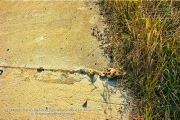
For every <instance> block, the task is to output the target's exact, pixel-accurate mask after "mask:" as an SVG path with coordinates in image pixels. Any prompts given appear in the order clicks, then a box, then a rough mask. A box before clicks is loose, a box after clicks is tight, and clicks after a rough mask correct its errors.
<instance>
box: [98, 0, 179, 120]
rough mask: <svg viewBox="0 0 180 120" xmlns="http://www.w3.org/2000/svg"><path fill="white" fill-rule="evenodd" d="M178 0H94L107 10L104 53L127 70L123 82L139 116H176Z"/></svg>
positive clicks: (148, 118)
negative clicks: (107, 45)
mask: <svg viewBox="0 0 180 120" xmlns="http://www.w3.org/2000/svg"><path fill="white" fill-rule="evenodd" d="M179 6H180V4H179V2H178V1H153V2H146V1H140V0H139V1H138V0H136V1H132V0H130V1H119V0H115V1H106V2H105V1H102V0H101V1H100V7H101V10H103V11H105V12H106V11H110V12H111V14H108V15H106V17H105V18H108V19H107V21H108V20H110V22H107V23H108V29H109V32H108V34H109V35H110V36H112V37H111V39H110V40H109V42H110V43H111V48H112V51H111V52H109V54H111V55H112V56H113V60H114V65H115V66H116V67H117V68H121V67H123V69H124V70H125V71H126V72H127V74H126V76H125V77H123V79H124V80H125V79H126V80H128V82H127V83H126V84H124V85H125V86H126V87H128V88H129V89H131V90H132V92H133V95H134V96H136V98H137V99H141V102H140V103H139V105H138V110H139V112H138V114H140V116H142V117H143V118H145V120H152V119H153V120H170V119H172V120H179V119H180V89H179V88H180V37H179V36H180V19H179V17H178V16H180V11H179V10H180V8H179ZM146 8H148V9H146ZM150 8H151V9H150ZM143 10H144V11H143ZM146 10H148V12H147V13H146ZM153 10H154V11H156V12H154V11H153ZM157 10H161V11H160V12H162V10H164V11H163V12H162V13H157ZM150 12H154V13H150ZM136 98H135V99H136Z"/></svg>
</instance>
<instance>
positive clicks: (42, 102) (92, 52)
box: [0, 1, 129, 120]
mask: <svg viewBox="0 0 180 120" xmlns="http://www.w3.org/2000/svg"><path fill="white" fill-rule="evenodd" d="M96 7H97V6H95V5H94V4H93V3H92V2H84V1H81V2H78V1H69V2H65V1H64V2H62V1H61V2H60V1H55V2H32V1H31V2H27V1H26V2H17V1H16V2H10V1H6V2H3V1H1V2H0V26H1V27H0V42H1V44H0V66H14V67H24V68H19V69H16V68H3V67H1V68H0V69H2V70H4V72H3V74H2V75H0V119H4V120H7V119H9V120H10V119H23V120H24V119H42V120H44V119H60V120H62V119H67V120H71V119H82V120H83V119H88V120H91V119H97V120H99V119H113V120H114V119H123V120H126V119H127V120H128V117H129V113H128V111H129V110H128V103H127V102H128V101H126V99H125V98H127V97H128V96H127V94H126V92H124V91H121V90H120V88H117V87H116V86H117V84H116V82H115V81H109V80H107V79H100V78H99V77H98V76H97V75H96V76H95V77H94V79H93V80H91V79H90V78H89V77H88V76H87V75H82V74H77V73H74V74H70V73H63V72H58V71H57V72H53V71H43V72H40V73H39V72H37V71H36V70H31V69H26V67H31V68H38V67H43V68H47V69H59V68H60V69H66V70H70V69H80V68H90V69H96V70H103V69H104V68H107V65H108V63H109V60H108V58H106V57H104V56H103V55H102V53H103V51H102V50H100V48H99V47H98V46H99V45H100V43H99V42H98V41H97V40H96V38H94V37H93V36H91V32H92V30H91V28H92V27H93V26H95V25H98V26H99V27H101V26H102V25H103V24H102V23H101V20H100V16H99V15H98V14H97V9H96ZM86 99H87V106H86V107H82V102H83V101H84V100H86ZM119 109H122V112H120V111H121V110H120V111H119Z"/></svg>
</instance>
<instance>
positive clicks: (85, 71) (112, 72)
mask: <svg viewBox="0 0 180 120" xmlns="http://www.w3.org/2000/svg"><path fill="white" fill-rule="evenodd" d="M0 67H2V68H12V69H31V70H37V72H43V71H52V72H56V71H60V72H63V73H71V74H73V73H79V74H87V75H88V76H94V75H99V76H100V77H106V78H108V79H112V78H115V77H119V76H120V74H119V72H117V70H116V69H114V68H108V69H107V70H106V71H99V70H95V69H79V70H73V69H45V68H43V67H39V68H31V67H15V66H0ZM2 73H3V70H0V75H2Z"/></svg>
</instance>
